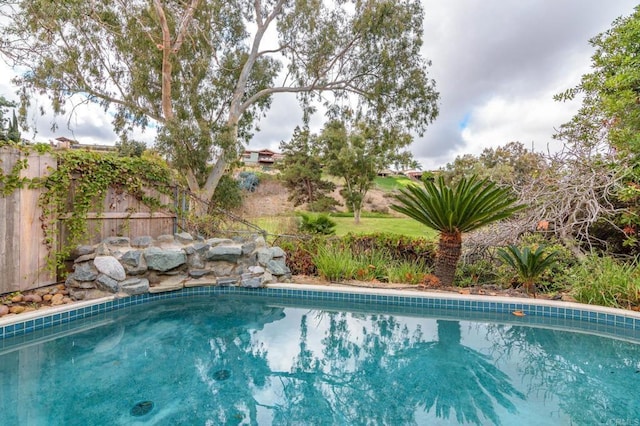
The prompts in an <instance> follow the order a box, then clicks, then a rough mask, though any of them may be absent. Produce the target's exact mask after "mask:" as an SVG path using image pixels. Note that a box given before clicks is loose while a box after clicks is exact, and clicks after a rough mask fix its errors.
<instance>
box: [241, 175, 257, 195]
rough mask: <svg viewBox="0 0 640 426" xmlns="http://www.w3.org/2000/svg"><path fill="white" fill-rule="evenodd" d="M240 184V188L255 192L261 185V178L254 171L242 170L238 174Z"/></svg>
mask: <svg viewBox="0 0 640 426" xmlns="http://www.w3.org/2000/svg"><path fill="white" fill-rule="evenodd" d="M238 185H239V186H240V189H242V190H245V191H249V192H255V190H256V188H258V185H260V178H259V177H258V175H256V174H255V173H253V172H240V173H239V174H238Z"/></svg>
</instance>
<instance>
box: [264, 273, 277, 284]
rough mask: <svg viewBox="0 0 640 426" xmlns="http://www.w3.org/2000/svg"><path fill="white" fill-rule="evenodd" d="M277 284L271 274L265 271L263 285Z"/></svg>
mask: <svg viewBox="0 0 640 426" xmlns="http://www.w3.org/2000/svg"><path fill="white" fill-rule="evenodd" d="M275 282H276V280H275V278H274V277H273V274H272V273H271V272H269V271H265V272H264V274H262V285H266V284H273V283H275Z"/></svg>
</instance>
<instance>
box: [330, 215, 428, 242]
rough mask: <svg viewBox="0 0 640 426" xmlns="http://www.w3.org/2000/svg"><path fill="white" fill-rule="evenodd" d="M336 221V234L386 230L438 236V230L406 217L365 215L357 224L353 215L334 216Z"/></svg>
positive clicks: (426, 236) (421, 235) (414, 234)
mask: <svg viewBox="0 0 640 426" xmlns="http://www.w3.org/2000/svg"><path fill="white" fill-rule="evenodd" d="M331 219H333V220H334V221H335V222H336V223H337V226H336V235H346V234H348V233H349V232H351V233H352V234H373V233H377V232H386V233H391V234H400V235H407V236H410V237H425V238H430V239H435V238H436V231H434V230H433V229H431V228H427V227H426V226H424V225H422V224H420V223H418V222H416V221H415V220H413V219H409V218H405V217H363V218H360V224H358V225H356V224H355V222H354V220H353V218H352V217H332V218H331Z"/></svg>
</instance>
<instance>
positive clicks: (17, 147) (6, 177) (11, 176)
mask: <svg viewBox="0 0 640 426" xmlns="http://www.w3.org/2000/svg"><path fill="white" fill-rule="evenodd" d="M0 148H9V149H11V150H13V151H16V152H19V153H20V156H19V158H18V160H16V162H15V164H14V165H13V166H11V170H9V171H8V172H5V171H4V170H3V168H2V167H0V197H8V196H9V195H11V194H13V192H14V191H16V190H18V189H20V188H23V187H24V186H25V185H29V186H31V187H32V186H34V185H37V183H38V180H37V179H28V178H26V177H24V176H22V171H23V170H26V169H27V167H29V161H28V160H27V158H26V156H27V155H29V154H30V153H31V152H38V153H40V154H42V153H43V152H46V151H47V149H49V146H48V145H45V144H35V145H30V146H26V145H22V144H19V143H16V142H13V141H0Z"/></svg>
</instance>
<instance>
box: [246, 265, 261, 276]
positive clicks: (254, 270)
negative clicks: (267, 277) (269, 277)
mask: <svg viewBox="0 0 640 426" xmlns="http://www.w3.org/2000/svg"><path fill="white" fill-rule="evenodd" d="M247 269H248V271H249V272H251V273H252V274H264V268H263V267H262V266H249V268H247Z"/></svg>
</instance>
